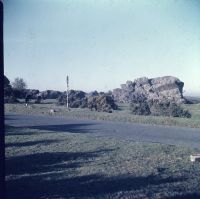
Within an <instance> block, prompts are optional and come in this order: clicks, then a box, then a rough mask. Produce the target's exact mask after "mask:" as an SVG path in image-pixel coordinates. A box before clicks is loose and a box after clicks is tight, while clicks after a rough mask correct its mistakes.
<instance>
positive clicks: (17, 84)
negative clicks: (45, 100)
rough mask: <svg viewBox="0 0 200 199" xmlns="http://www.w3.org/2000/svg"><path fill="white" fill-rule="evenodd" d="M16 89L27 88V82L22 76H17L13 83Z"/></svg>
mask: <svg viewBox="0 0 200 199" xmlns="http://www.w3.org/2000/svg"><path fill="white" fill-rule="evenodd" d="M12 86H13V88H14V89H17V90H24V89H26V88H27V84H26V82H25V81H24V80H23V79H22V78H19V77H17V78H15V80H14V82H13V83H12Z"/></svg>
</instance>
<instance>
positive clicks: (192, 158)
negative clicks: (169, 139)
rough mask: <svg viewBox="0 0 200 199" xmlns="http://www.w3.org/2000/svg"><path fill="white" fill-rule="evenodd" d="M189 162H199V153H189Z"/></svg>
mask: <svg viewBox="0 0 200 199" xmlns="http://www.w3.org/2000/svg"><path fill="white" fill-rule="evenodd" d="M190 161H191V162H200V154H196V155H190Z"/></svg>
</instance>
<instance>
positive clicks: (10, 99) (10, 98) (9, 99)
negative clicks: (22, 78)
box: [4, 95, 19, 103]
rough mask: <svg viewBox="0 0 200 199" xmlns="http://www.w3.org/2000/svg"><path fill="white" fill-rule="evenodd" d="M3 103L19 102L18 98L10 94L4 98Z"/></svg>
mask: <svg viewBox="0 0 200 199" xmlns="http://www.w3.org/2000/svg"><path fill="white" fill-rule="evenodd" d="M4 103H19V100H17V98H16V97H15V96H14V95H11V96H7V97H5V98H4Z"/></svg>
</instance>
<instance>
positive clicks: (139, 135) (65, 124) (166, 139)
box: [5, 114, 200, 148]
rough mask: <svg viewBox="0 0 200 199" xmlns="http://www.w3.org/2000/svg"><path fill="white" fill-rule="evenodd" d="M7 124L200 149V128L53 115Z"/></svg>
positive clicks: (15, 118) (8, 119)
mask: <svg viewBox="0 0 200 199" xmlns="http://www.w3.org/2000/svg"><path fill="white" fill-rule="evenodd" d="M5 123H6V124H7V125H11V126H15V127H29V128H33V129H41V130H51V131H55V132H58V131H62V132H71V133H87V134H88V133H89V134H92V135H95V136H109V137H114V138H118V139H123V140H134V141H139V142H153V143H164V144H171V145H182V146H188V147H191V148H200V128H199V129H192V128H182V127H169V126H153V125H145V124H134V123H133V124H130V123H122V122H104V121H94V120H72V119H65V118H59V117H52V116H34V115H20V114H6V116H5Z"/></svg>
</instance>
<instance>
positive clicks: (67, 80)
mask: <svg viewBox="0 0 200 199" xmlns="http://www.w3.org/2000/svg"><path fill="white" fill-rule="evenodd" d="M66 82H67V109H69V76H68V75H67V78H66Z"/></svg>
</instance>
